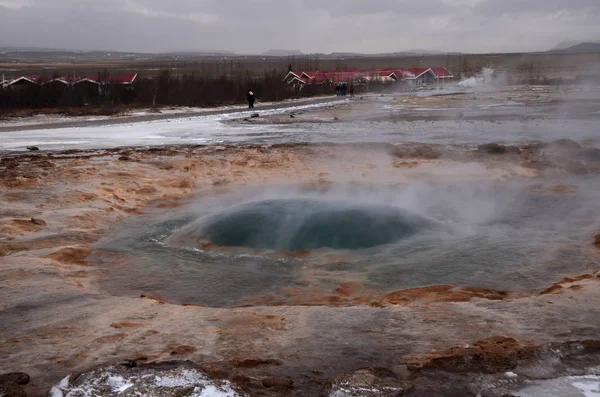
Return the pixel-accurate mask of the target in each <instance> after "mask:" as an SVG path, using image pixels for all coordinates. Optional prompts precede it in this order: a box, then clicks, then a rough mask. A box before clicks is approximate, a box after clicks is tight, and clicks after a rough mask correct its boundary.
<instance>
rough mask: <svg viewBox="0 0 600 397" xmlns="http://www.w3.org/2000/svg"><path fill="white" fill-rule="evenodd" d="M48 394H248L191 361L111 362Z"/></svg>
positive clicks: (65, 381)
mask: <svg viewBox="0 0 600 397" xmlns="http://www.w3.org/2000/svg"><path fill="white" fill-rule="evenodd" d="M48 395H49V396H80V395H81V396H83V395H85V396H103V397H117V396H125V395H127V396H180V397H183V396H209V395H210V396H230V397H241V396H245V394H244V393H243V392H241V391H240V390H239V389H238V388H237V387H236V386H235V385H234V384H233V383H232V382H230V381H227V380H215V379H211V378H210V377H209V376H208V375H207V374H206V373H204V372H203V371H202V370H201V369H200V368H199V367H197V366H196V365H195V364H193V363H191V362H165V363H153V364H140V365H138V366H136V367H128V366H123V365H111V366H108V367H100V368H97V369H93V370H91V371H88V372H85V373H83V374H79V375H77V376H67V377H66V378H64V379H63V380H62V381H61V382H60V383H59V384H57V385H55V386H54V387H53V388H52V389H51V390H50V393H49V394H48Z"/></svg>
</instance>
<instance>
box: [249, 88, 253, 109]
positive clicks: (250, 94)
mask: <svg viewBox="0 0 600 397" xmlns="http://www.w3.org/2000/svg"><path fill="white" fill-rule="evenodd" d="M248 109H254V93H253V92H252V91H248Z"/></svg>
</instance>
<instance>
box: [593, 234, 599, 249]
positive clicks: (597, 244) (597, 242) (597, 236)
mask: <svg viewBox="0 0 600 397" xmlns="http://www.w3.org/2000/svg"><path fill="white" fill-rule="evenodd" d="M594 245H595V246H596V247H598V248H600V233H598V234H596V236H594Z"/></svg>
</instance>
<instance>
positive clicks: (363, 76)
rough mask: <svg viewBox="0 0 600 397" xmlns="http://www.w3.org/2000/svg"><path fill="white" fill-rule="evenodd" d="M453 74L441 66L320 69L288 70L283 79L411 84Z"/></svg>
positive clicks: (298, 82)
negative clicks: (399, 82) (400, 82)
mask: <svg viewBox="0 0 600 397" xmlns="http://www.w3.org/2000/svg"><path fill="white" fill-rule="evenodd" d="M453 78H454V76H453V75H452V74H451V73H450V72H449V71H448V70H447V69H446V68H443V67H435V68H402V69H371V70H321V71H312V72H311V71H309V72H307V71H304V72H294V71H290V72H288V74H287V75H286V76H285V78H284V81H286V82H287V83H289V84H293V85H304V84H338V83H360V82H373V81H379V82H382V83H394V82H398V81H404V82H406V83H408V84H410V85H413V86H423V85H428V84H435V83H441V82H445V81H448V80H451V79H453Z"/></svg>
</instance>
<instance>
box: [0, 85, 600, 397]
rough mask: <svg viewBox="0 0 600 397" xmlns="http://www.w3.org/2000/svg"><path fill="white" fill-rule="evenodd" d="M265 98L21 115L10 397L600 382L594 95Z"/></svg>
mask: <svg viewBox="0 0 600 397" xmlns="http://www.w3.org/2000/svg"><path fill="white" fill-rule="evenodd" d="M261 106H262V107H261ZM254 111H255V112H256V113H257V115H256V114H253V113H255V112H254ZM254 111H246V110H245V109H241V108H228V109H217V110H212V111H195V112H191V111H188V112H182V113H177V112H172V113H171V114H162V115H159V116H157V115H156V114H154V113H144V112H140V113H139V114H136V115H131V116H129V117H119V118H111V117H104V118H96V119H92V118H85V117H80V118H74V119H64V118H52V117H48V118H40V117H38V118H36V119H25V120H18V121H15V120H13V121H6V122H3V123H2V124H0V137H1V139H0V275H1V277H0V373H9V372H23V373H26V374H28V376H29V378H30V381H29V382H26V379H20V378H18V377H17V375H13V378H10V379H8V378H6V379H4V378H3V379H2V382H0V385H1V386H0V395H2V396H3V395H6V396H12V395H24V394H9V393H17V392H21V391H24V392H26V393H27V395H29V396H44V395H50V396H56V397H58V396H100V395H103V396H104V395H105V396H145V395H148V396H172V395H176V396H204V397H207V396H231V397H233V396H326V397H345V396H349V397H359V396H365V397H375V396H401V395H402V396H409V397H410V396H423V397H425V396H457V397H458V396H473V397H474V396H481V397H501V396H521V397H542V396H551V397H554V396H556V397H558V396H561V397H576V396H585V397H590V396H600V331H599V329H600V217H599V215H598V214H599V211H598V208H599V207H598V205H599V203H600V89H599V88H597V87H586V86H494V85H491V84H486V83H485V81H483V79H477V78H473V79H470V80H469V81H466V82H463V83H460V84H455V85H447V86H444V87H441V88H426V89H420V90H415V91H411V92H399V93H397V94H385V95H380V94H377V95H375V94H365V95H364V96H357V97H355V98H352V99H350V98H347V97H342V98H338V97H330V98H320V99H318V100H310V99H309V100H302V101H289V102H286V103H282V104H267V105H261V104H258V105H257V107H256V109H254ZM31 146H36V147H37V148H38V149H39V150H34V151H31V150H27V147H31ZM20 376H21V377H22V378H24V377H25V376H26V375H24V374H21V375H20ZM26 383H28V384H26ZM3 393H4V394H3Z"/></svg>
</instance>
